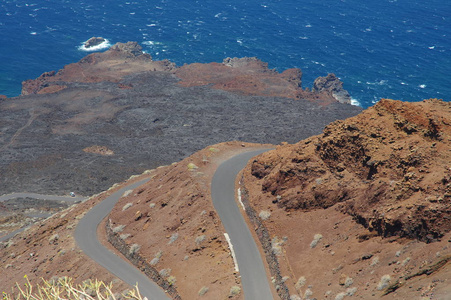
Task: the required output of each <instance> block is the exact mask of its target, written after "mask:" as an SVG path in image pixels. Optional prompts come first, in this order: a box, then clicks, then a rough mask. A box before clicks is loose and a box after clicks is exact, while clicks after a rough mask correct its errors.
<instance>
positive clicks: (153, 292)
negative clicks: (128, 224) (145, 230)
mask: <svg viewBox="0 0 451 300" xmlns="http://www.w3.org/2000/svg"><path fill="white" fill-rule="evenodd" d="M148 180H149V179H145V180H141V181H139V182H136V183H134V184H131V185H128V186H126V187H124V188H122V189H120V190H118V191H117V192H115V193H114V194H112V195H111V196H109V197H107V198H106V199H105V200H103V201H102V202H100V203H99V204H97V205H96V206H95V207H94V208H92V209H91V210H90V211H88V212H87V213H86V215H85V216H84V217H83V218H82V219H81V220H80V222H79V223H78V225H77V228H76V229H75V240H76V242H77V244H78V246H79V247H80V248H81V250H83V252H84V253H85V254H86V255H88V256H89V257H91V258H92V259H93V260H94V261H96V262H97V263H98V264H100V265H101V266H103V267H104V268H105V269H107V270H108V271H110V272H111V273H112V274H114V275H116V276H117V277H119V278H120V279H121V280H123V281H124V282H126V283H127V284H129V285H131V286H134V285H136V284H138V288H139V291H140V293H141V295H142V296H143V297H147V298H148V299H149V300H160V299H170V298H169V297H168V296H167V295H166V294H165V292H164V291H163V290H162V289H161V288H160V287H159V286H158V285H157V284H156V283H155V282H153V281H151V280H150V279H149V278H148V277H147V276H146V275H144V274H143V273H141V271H140V270H138V269H137V268H136V267H135V266H133V265H132V264H131V263H129V262H128V261H125V260H123V259H122V258H120V257H119V256H117V255H116V254H114V253H113V252H111V251H110V250H108V249H107V248H105V247H104V246H103V245H102V244H101V243H100V242H99V240H98V239H97V227H98V226H99V224H100V222H101V221H102V220H103V219H104V218H105V217H106V216H107V215H108V214H109V213H110V211H111V210H112V209H113V207H114V205H115V204H116V202H117V201H118V200H119V198H120V197H121V196H122V195H123V194H124V192H125V191H127V190H131V189H134V188H136V187H138V186H140V185H142V184H144V183H145V182H147V181H148Z"/></svg>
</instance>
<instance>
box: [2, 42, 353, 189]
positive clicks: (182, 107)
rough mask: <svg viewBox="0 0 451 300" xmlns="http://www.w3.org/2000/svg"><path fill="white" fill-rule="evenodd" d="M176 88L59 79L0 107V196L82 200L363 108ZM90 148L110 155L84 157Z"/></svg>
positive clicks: (165, 78) (173, 80)
mask: <svg viewBox="0 0 451 300" xmlns="http://www.w3.org/2000/svg"><path fill="white" fill-rule="evenodd" d="M113 51H114V50H113ZM224 67H225V66H224ZM226 68H229V67H226ZM178 81H179V79H178V78H177V77H175V76H174V75H173V74H171V73H169V72H166V71H147V72H140V73H137V74H133V75H128V76H125V77H124V78H123V79H122V80H119V81H117V82H105V81H104V82H93V83H85V82H64V83H65V85H66V86H67V88H65V89H64V90H61V91H59V92H57V93H52V94H43V95H28V96H21V97H17V98H10V99H8V101H2V102H0V122H1V125H2V126H1V130H2V132H1V134H0V172H1V174H2V177H1V180H0V191H1V192H0V193H1V194H5V193H9V192H17V191H30V192H46V193H48V192H56V193H67V192H69V191H74V192H76V193H77V194H82V195H90V194H94V193H97V192H100V191H102V190H105V189H107V188H108V187H110V186H111V185H112V184H113V183H115V182H119V181H122V180H123V179H125V178H127V177H128V176H130V175H132V174H136V173H141V172H142V171H144V170H145V169H150V168H154V167H157V166H159V165H162V164H169V163H172V162H174V161H178V160H180V159H182V158H184V157H186V156H188V155H190V154H192V153H194V152H195V151H198V150H200V149H202V148H204V147H206V146H208V145H211V144H216V143H218V142H224V141H230V140H241V141H247V142H259V143H275V144H277V143H280V142H282V141H288V142H295V141H298V140H300V139H303V138H307V137H309V136H311V135H314V134H318V133H320V132H321V130H322V128H324V126H325V125H327V124H328V123H330V122H331V121H334V120H336V119H344V118H347V117H349V116H352V115H355V114H357V113H359V112H360V111H361V109H360V108H358V107H354V106H351V105H344V104H339V103H334V104H331V105H329V106H327V107H321V106H319V105H317V104H315V103H312V102H309V101H295V100H293V99H289V98H277V97H262V96H246V95H238V94H235V93H231V92H226V91H222V90H215V89H211V88H210V87H208V86H195V87H183V86H181V85H179V84H178ZM124 87H127V88H124ZM96 145H98V146H103V147H106V148H108V149H110V150H111V151H112V152H114V155H109V156H106V155H100V154H95V153H88V152H85V151H83V149H86V148H87V147H91V146H96Z"/></svg>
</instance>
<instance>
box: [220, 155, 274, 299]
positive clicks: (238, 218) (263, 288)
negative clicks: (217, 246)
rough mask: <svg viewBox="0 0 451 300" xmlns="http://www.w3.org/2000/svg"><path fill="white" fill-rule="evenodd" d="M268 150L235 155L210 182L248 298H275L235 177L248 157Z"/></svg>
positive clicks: (245, 294)
mask: <svg viewBox="0 0 451 300" xmlns="http://www.w3.org/2000/svg"><path fill="white" fill-rule="evenodd" d="M268 150H269V149H266V150H259V151H251V152H245V153H241V154H238V155H236V156H234V157H232V158H231V159H229V160H227V161H225V162H224V163H222V164H221V165H220V166H219V167H218V169H217V170H216V173H215V174H214V176H213V180H212V182H211V195H212V198H213V205H214V207H215V209H216V211H217V212H218V214H219V217H220V218H221V221H222V224H224V227H225V230H226V231H227V233H228V235H229V236H230V239H231V242H232V245H233V248H234V250H235V255H236V258H237V261H238V267H239V271H240V275H241V283H242V286H243V291H244V298H245V299H246V300H272V299H273V296H272V293H271V288H270V283H269V281H268V278H267V276H266V272H265V268H264V265H263V261H262V258H261V256H260V252H259V251H258V248H257V245H256V244H255V241H254V238H253V237H252V235H251V233H250V231H249V228H248V227H247V224H246V222H245V221H244V218H243V216H242V215H241V213H240V210H239V208H238V206H237V204H236V201H235V179H236V176H237V175H238V173H239V172H240V170H241V169H243V168H244V166H245V165H246V163H247V162H248V161H249V159H251V158H252V157H254V156H256V155H258V154H260V153H262V152H265V151H268Z"/></svg>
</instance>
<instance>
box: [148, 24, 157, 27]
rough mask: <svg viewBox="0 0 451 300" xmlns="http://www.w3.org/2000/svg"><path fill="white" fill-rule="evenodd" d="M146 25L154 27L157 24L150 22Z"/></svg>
mask: <svg viewBox="0 0 451 300" xmlns="http://www.w3.org/2000/svg"><path fill="white" fill-rule="evenodd" d="M146 26H147V27H155V26H157V24H155V23H152V24H147V25H146Z"/></svg>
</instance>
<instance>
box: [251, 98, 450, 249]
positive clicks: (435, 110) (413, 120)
mask: <svg viewBox="0 0 451 300" xmlns="http://www.w3.org/2000/svg"><path fill="white" fill-rule="evenodd" d="M450 120H451V105H450V104H449V103H446V102H442V101H439V100H435V99H431V100H428V101H424V102H421V103H403V102H400V101H391V100H381V101H380V102H379V103H378V104H377V105H375V106H374V107H373V108H370V109H368V110H366V111H365V112H363V113H362V114H360V115H358V116H356V117H354V118H350V119H347V120H345V121H336V122H333V123H332V124H330V125H328V126H327V127H326V128H325V130H324V133H323V134H322V135H320V136H316V137H313V138H310V139H307V140H305V141H302V142H300V143H298V144H295V145H290V146H286V147H281V148H280V149H279V150H278V151H277V152H274V153H271V154H268V155H266V156H263V157H262V158H260V159H259V160H257V161H255V162H254V163H253V165H252V174H253V175H254V176H255V177H256V178H259V179H263V184H262V189H263V192H265V193H271V194H272V195H274V196H281V198H280V201H279V202H278V205H279V206H283V207H285V208H286V209H287V210H291V209H304V210H310V209H316V208H327V207H329V206H332V205H335V204H337V203H340V209H341V210H342V211H343V212H346V213H348V214H350V215H352V216H353V217H354V218H355V220H356V221H357V222H359V223H360V224H362V225H364V226H365V227H366V228H368V229H370V230H371V231H374V232H377V234H379V235H382V236H393V235H396V236H402V237H409V238H416V239H419V240H422V241H426V242H433V241H435V240H437V239H440V238H441V237H442V236H443V235H444V233H446V232H448V231H450V230H451V222H450V219H451V207H450V203H451V165H450V162H451V122H450Z"/></svg>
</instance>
